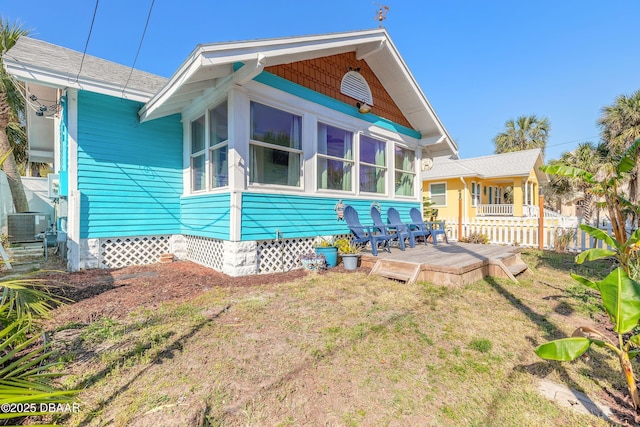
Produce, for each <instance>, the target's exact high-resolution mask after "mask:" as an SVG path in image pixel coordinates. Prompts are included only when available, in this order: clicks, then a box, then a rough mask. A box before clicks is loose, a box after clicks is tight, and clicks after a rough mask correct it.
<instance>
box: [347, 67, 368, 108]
mask: <svg viewBox="0 0 640 427" xmlns="http://www.w3.org/2000/svg"><path fill="white" fill-rule="evenodd" d="M340 93H342V94H343V95H347V96H350V97H351V98H353V99H355V100H357V101H359V102H363V103H365V104H368V105H373V97H372V96H371V89H370V88H369V84H368V83H367V81H366V80H365V79H364V77H362V74H360V73H359V72H357V71H348V72H347V74H345V75H344V77H343V78H342V83H340Z"/></svg>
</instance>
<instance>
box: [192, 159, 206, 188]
mask: <svg viewBox="0 0 640 427" xmlns="http://www.w3.org/2000/svg"><path fill="white" fill-rule="evenodd" d="M205 173H206V171H205V164H204V154H201V155H199V156H195V157H192V158H191V185H192V188H193V191H198V190H204V189H205V188H206V183H207V181H206V176H205Z"/></svg>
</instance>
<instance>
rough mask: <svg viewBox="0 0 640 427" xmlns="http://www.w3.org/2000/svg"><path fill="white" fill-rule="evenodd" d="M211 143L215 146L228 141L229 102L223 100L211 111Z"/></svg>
mask: <svg viewBox="0 0 640 427" xmlns="http://www.w3.org/2000/svg"><path fill="white" fill-rule="evenodd" d="M209 126H210V130H209V145H210V146H213V145H216V144H218V143H220V142H223V141H226V140H227V139H229V138H228V136H227V102H226V101H225V102H223V103H222V104H220V105H218V106H217V107H216V108H214V109H213V110H211V111H209Z"/></svg>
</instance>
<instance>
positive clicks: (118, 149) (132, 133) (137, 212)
mask: <svg viewBox="0 0 640 427" xmlns="http://www.w3.org/2000/svg"><path fill="white" fill-rule="evenodd" d="M141 105H142V104H141V103H138V102H133V101H129V100H125V99H120V98H115V97H110V96H106V95H100V94H96V93H92V92H86V91H80V92H79V94H78V190H79V191H80V193H81V201H80V237H81V238H84V239H86V238H99V237H119V236H122V237H125V236H142V235H158V234H176V233H179V232H180V196H181V194H182V124H181V122H180V116H179V115H173V116H169V117H165V118H161V119H157V120H152V121H149V122H146V123H140V122H139V121H138V109H139V108H140V107H141Z"/></svg>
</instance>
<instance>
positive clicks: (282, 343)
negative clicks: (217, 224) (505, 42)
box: [53, 251, 628, 427]
mask: <svg viewBox="0 0 640 427" xmlns="http://www.w3.org/2000/svg"><path fill="white" fill-rule="evenodd" d="M523 258H524V259H525V261H526V262H527V263H528V264H529V266H530V267H531V270H532V272H531V273H527V274H526V275H525V276H524V277H522V278H521V279H520V283H519V284H514V283H512V282H509V281H506V280H500V279H491V278H488V279H486V280H482V281H478V282H476V283H473V284H471V285H468V286H465V287H461V288H451V287H443V286H439V285H438V284H433V283H418V284H409V285H407V284H403V283H398V282H394V281H390V280H386V279H383V278H379V277H374V276H368V275H367V274H366V272H362V271H359V272H356V273H352V274H349V273H344V272H331V271H330V272H327V273H324V274H314V273H310V274H304V275H300V274H299V275H298V276H299V277H296V278H291V276H283V277H284V278H288V281H286V282H279V281H278V280H272V279H273V278H272V279H270V280H269V281H268V283H262V282H261V279H260V276H256V277H255V278H254V279H255V280H254V282H255V283H253V284H245V285H243V286H213V285H212V286H206V285H207V283H206V280H204V282H203V283H201V284H203V285H204V286H203V288H202V290H201V291H199V292H197V293H191V294H187V295H186V296H184V297H183V298H181V300H180V301H179V302H176V301H173V302H172V301H167V302H164V303H162V304H158V305H157V306H155V307H149V306H145V305H140V306H139V307H138V308H136V309H133V310H132V311H131V312H130V313H128V314H127V315H126V316H119V317H109V316H104V315H103V316H99V317H97V316H96V318H93V319H90V320H91V321H88V322H77V321H74V322H71V321H68V322H66V323H64V324H62V325H60V324H58V325H57V326H56V332H55V334H54V335H53V337H54V340H55V342H56V343H57V346H58V348H59V357H60V360H63V361H65V362H66V364H65V365H66V366H65V370H66V372H68V373H69V375H67V376H66V377H65V378H64V384H65V385H66V386H68V387H79V388H82V389H83V392H82V393H81V395H80V398H81V410H80V411H79V412H78V413H75V414H73V415H71V416H68V417H65V418H59V419H58V421H59V422H61V423H63V424H64V425H71V426H75V425H96V426H97V425H100V426H102V425H116V426H134V425H140V426H142V425H182V426H185V425H212V426H217V425H224V426H229V425H231V426H234V425H242V426H246V425H268V426H272V425H277V426H289V425H291V426H294V425H295V426H298V425H336V426H359V425H362V426H385V425H391V426H393V425H396V426H408V425H422V426H429V425H431V426H501V427H502V426H519V427H520V426H536V427H539V426H560V425H561V426H568V425H589V426H607V425H611V423H610V422H607V421H605V420H602V419H598V418H596V417H594V416H591V415H580V414H578V413H576V412H574V411H573V410H571V409H567V408H563V407H560V406H558V405H557V404H556V403H554V402H552V401H549V400H547V399H546V398H544V397H542V396H541V395H540V394H539V392H538V391H537V386H538V384H539V382H540V380H541V379H547V380H551V381H554V382H556V383H558V384H562V385H565V386H568V387H570V388H572V389H575V390H580V391H583V392H585V393H586V394H587V395H588V396H589V397H590V398H592V399H593V400H596V401H600V402H602V403H605V404H609V405H612V404H613V405H615V402H614V401H615V400H618V406H619V407H624V406H625V405H627V404H626V403H625V402H623V401H621V399H623V398H624V397H625V396H626V391H625V390H626V383H625V381H624V378H623V377H622V375H621V374H620V373H619V366H618V363H617V360H616V359H615V358H613V357H611V356H610V355H609V354H608V353H606V352H605V351H604V350H602V349H600V348H596V349H595V350H594V351H590V357H589V358H584V357H583V358H580V359H579V360H577V361H575V362H571V363H556V362H549V361H544V360H541V359H539V358H538V357H537V356H536V355H535V353H534V348H535V347H536V346H537V345H538V344H541V343H544V342H546V341H548V340H550V339H554V338H560V337H565V336H569V335H571V333H572V332H573V330H574V329H575V328H576V327H577V326H580V325H591V326H594V327H597V328H599V329H602V330H604V329H605V328H606V327H607V326H608V320H607V319H606V318H604V317H603V316H602V315H601V314H600V311H599V305H598V304H599V299H598V297H597V295H595V293H594V292H593V291H590V290H589V289H586V288H584V287H583V286H581V285H578V284H577V283H576V282H574V281H573V280H572V279H571V278H570V277H569V273H570V272H580V274H583V275H585V276H588V277H592V278H598V277H603V276H604V275H605V274H606V273H607V272H608V270H609V268H610V265H609V264H608V263H606V262H598V263H589V264H586V265H581V266H578V265H576V264H574V262H573V257H572V256H570V255H560V254H554V253H549V252H540V251H525V252H524V256H523ZM150 268H153V267H150ZM155 280H158V278H157V277H153V276H152V275H150V276H149V277H148V285H149V286H153V284H154V281H155ZM199 280H202V279H199ZM283 280H284V279H283ZM123 291H124V290H121V292H123ZM65 310H67V312H68V311H69V310H73V306H70V307H67V308H66V309H65ZM54 316H56V313H55V312H54ZM54 320H55V319H54ZM627 406H628V405H627ZM614 414H615V413H614ZM619 416H620V419H618V422H620V423H624V415H623V414H619Z"/></svg>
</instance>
